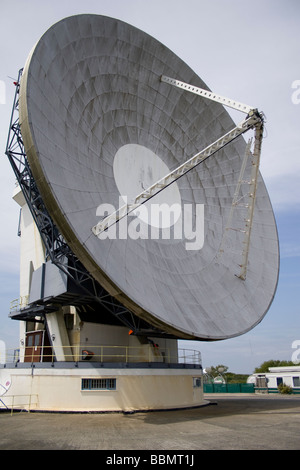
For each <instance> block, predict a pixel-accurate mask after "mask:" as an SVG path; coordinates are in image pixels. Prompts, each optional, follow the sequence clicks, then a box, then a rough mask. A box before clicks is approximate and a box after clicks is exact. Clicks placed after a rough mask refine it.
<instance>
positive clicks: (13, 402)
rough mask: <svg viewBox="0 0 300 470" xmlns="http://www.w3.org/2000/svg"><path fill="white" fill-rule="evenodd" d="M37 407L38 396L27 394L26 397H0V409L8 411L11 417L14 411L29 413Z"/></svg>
mask: <svg viewBox="0 0 300 470" xmlns="http://www.w3.org/2000/svg"><path fill="white" fill-rule="evenodd" d="M37 405H38V395H37V394H28V395H25V394H24V395H6V394H5V395H4V396H2V397H0V409H5V410H7V411H10V414H11V415H12V414H13V412H14V410H21V409H24V408H25V409H26V411H28V412H30V411H31V410H32V409H35V408H36V406H37Z"/></svg>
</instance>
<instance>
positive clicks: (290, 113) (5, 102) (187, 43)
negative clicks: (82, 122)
mask: <svg viewBox="0 0 300 470" xmlns="http://www.w3.org/2000/svg"><path fill="white" fill-rule="evenodd" d="M79 13H94V14H100V15H105V16H110V17H114V18H118V19H120V20H122V21H125V22H127V23H130V24H131V25H133V26H135V27H137V28H139V29H141V30H143V31H145V32H146V33H148V34H150V35H151V36H153V37H154V38H155V39H157V40H159V41H160V42H162V43H163V44H165V45H166V46H167V47H169V48H170V49H171V50H172V51H173V52H174V53H175V54H176V55H177V56H179V57H180V58H181V59H182V60H183V61H184V62H186V63H187V64H188V65H189V66H190V67H191V68H192V69H193V70H194V71H195V72H196V73H197V74H198V75H199V76H200V77H201V78H202V80H204V82H205V83H206V84H207V85H208V87H209V88H210V89H212V90H213V91H214V92H216V93H219V94H221V95H224V96H227V97H230V98H233V99H236V100H237V101H240V102H242V103H246V104H249V105H252V106H253V107H256V108H258V109H259V110H261V111H263V112H264V113H265V115H266V130H265V136H264V141H263V147H262V159H261V174H262V176H263V178H264V181H265V183H266V186H267V189H268V192H269V195H270V198H271V201H272V205H273V209H274V213H275V217H276V222H277V228H278V234H279V242H280V253H281V259H280V276H279V283H278V288H277V292H276V295H275V298H274V301H273V303H272V305H271V307H270V309H269V311H268V313H267V315H266V316H265V317H264V319H263V320H262V322H261V323H260V324H259V325H258V326H256V327H255V328H254V329H253V330H251V331H250V332H248V333H246V334H244V335H242V336H239V337H237V338H233V339H228V340H224V341H219V342H213V343H205V342H194V341H192V342H186V341H180V346H181V347H185V348H191V349H197V350H200V351H201V353H202V363H203V366H204V367H207V366H211V365H213V366H215V365H219V364H224V365H226V366H227V367H229V370H230V371H231V372H235V373H245V374H251V373H252V372H253V370H254V368H255V367H258V366H259V365H260V364H262V363H263V362H264V361H266V360H269V359H280V360H291V358H292V354H293V353H295V352H296V350H295V348H293V347H292V346H293V345H294V346H295V344H297V343H296V342H297V340H298V341H299V343H298V344H300V315H299V304H300V190H299V187H300V2H299V0H251V2H249V1H246V0H209V1H208V0H185V1H184V2H182V1H179V0H151V1H149V0H97V1H96V0H85V1H84V2H83V1H82V0H80V1H79V0H72V1H71V0H14V1H13V2H12V1H11V0H0V58H1V61H0V181H1V185H0V191H1V198H0V209H1V216H2V223H1V227H0V281H1V282H0V341H2V342H4V343H5V344H6V346H7V348H8V347H18V344H19V325H18V322H17V321H15V320H11V319H9V318H8V314H9V309H10V302H11V301H12V300H13V299H16V298H17V297H18V296H19V242H20V239H19V238H18V236H17V228H18V219H19V207H18V205H17V204H16V203H15V202H14V201H13V200H12V193H13V189H14V185H15V178H14V174H13V171H12V169H11V167H10V164H9V162H8V160H7V157H6V156H5V148H6V140H7V135H8V126H9V121H10V115H11V108H12V101H13V95H14V91H15V88H14V85H13V79H16V78H17V74H18V70H19V69H20V68H22V67H23V66H24V64H25V61H26V58H27V56H28V54H29V52H30V50H31V48H32V47H33V46H34V44H35V42H36V41H38V40H39V38H40V37H41V36H42V34H43V33H44V32H45V31H46V30H47V29H48V28H49V27H51V26H52V25H53V24H54V23H56V22H57V21H59V20H61V19H62V18H64V17H67V16H71V15H74V14H79ZM229 113H230V114H232V117H233V119H234V120H235V121H237V119H236V115H235V114H234V112H231V111H229ZM238 119H239V120H240V118H238ZM293 343H294V344H293ZM294 357H295V355H294ZM298 357H299V360H300V351H299V356H298Z"/></svg>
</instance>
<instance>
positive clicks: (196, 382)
mask: <svg viewBox="0 0 300 470" xmlns="http://www.w3.org/2000/svg"><path fill="white" fill-rule="evenodd" d="M193 387H195V388H199V387H201V377H193Z"/></svg>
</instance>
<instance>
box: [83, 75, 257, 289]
mask: <svg viewBox="0 0 300 470" xmlns="http://www.w3.org/2000/svg"><path fill="white" fill-rule="evenodd" d="M161 81H162V82H164V83H167V84H170V85H172V86H175V87H178V88H181V89H183V90H185V91H189V92H191V93H195V94H197V95H199V96H201V97H203V98H206V99H209V100H211V101H215V102H217V103H220V104H222V105H224V106H227V107H230V108H232V109H235V110H238V111H241V112H243V113H245V114H246V115H247V116H246V117H245V119H244V120H243V121H241V122H240V123H239V124H238V125H237V126H236V127H234V128H233V129H232V130H231V131H229V132H227V133H226V134H225V135H223V136H222V137H220V138H219V139H217V140H216V141H215V142H213V143H212V144H210V145H209V146H207V147H206V148H204V149H203V150H201V151H200V152H198V153H197V154H196V155H194V156H193V157H191V158H190V159H189V160H187V161H186V162H185V163H183V164H181V165H179V166H178V167H177V168H176V169H175V170H173V171H171V172H170V173H168V174H167V175H166V176H164V177H163V178H161V179H160V180H159V181H157V182H156V183H154V184H152V185H151V186H149V188H147V189H146V190H145V191H143V192H142V193H140V194H138V195H137V196H136V197H135V199H134V200H133V202H131V203H129V204H124V205H123V206H121V207H120V208H119V209H118V210H117V211H115V212H113V213H112V214H110V215H108V216H107V217H105V218H104V219H102V220H101V221H100V222H98V224H96V225H95V226H94V227H92V232H93V233H94V235H96V236H98V237H99V236H100V234H101V233H102V232H103V231H105V230H107V229H108V228H109V227H110V226H112V225H113V224H115V223H117V222H118V221H119V220H120V219H122V218H123V217H126V216H127V215H128V214H129V213H131V212H132V211H134V210H135V209H137V208H138V207H139V206H141V205H142V204H144V203H145V202H146V201H148V200H149V199H151V198H152V197H154V196H155V195H156V194H158V193H159V192H161V191H163V190H164V189H166V188H167V187H168V186H170V185H171V184H172V183H174V182H175V181H177V180H178V179H179V178H181V177H182V176H183V175H185V174H187V173H188V172H189V171H191V170H192V169H194V168H195V167H196V166H198V165H199V164H200V163H202V162H204V161H205V160H206V159H207V158H209V157H211V156H212V155H214V154H215V153H216V152H218V151H219V150H221V149H222V148H224V147H225V146H226V145H228V144H229V143H230V142H232V141H233V140H235V139H236V138H237V137H239V136H240V135H242V134H244V133H245V132H247V131H249V130H250V129H254V132H255V142H254V152H253V157H254V158H253V161H254V162H255V163H254V165H253V171H252V176H251V186H250V197H251V199H252V202H251V204H249V211H248V217H247V221H246V230H245V240H244V249H243V253H242V262H241V264H240V267H241V273H240V275H239V276H238V277H240V278H241V279H242V280H245V279H246V271H247V264H248V253H249V243H250V234H251V227H252V221H253V212H254V205H255V196H256V185H257V177H258V169H259V161H260V153H261V144H262V135H263V126H264V115H263V113H261V112H259V111H258V110H257V109H256V108H253V107H251V106H248V105H246V104H243V103H239V102H237V101H234V100H231V99H229V98H226V97H223V96H221V95H217V94H215V93H212V92H210V91H208V90H204V89H202V88H199V87H196V86H193V85H190V84H188V83H185V82H181V81H179V80H176V79H174V78H170V77H166V76H165V75H162V76H161Z"/></svg>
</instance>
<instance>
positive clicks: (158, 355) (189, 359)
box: [3, 344, 201, 366]
mask: <svg viewBox="0 0 300 470" xmlns="http://www.w3.org/2000/svg"><path fill="white" fill-rule="evenodd" d="M155 346H156V345H154V346H152V345H148V347H147V348H143V347H131V346H99V345H96V346H92V345H89V346H88V347H87V346H86V345H80V344H79V345H73V346H58V347H56V348H54V347H53V348H52V347H49V346H33V347H30V348H29V347H26V348H24V349H23V351H20V350H19V349H7V350H6V361H5V362H6V363H16V362H29V363H34V362H52V363H55V362H58V361H63V362H66V361H67V362H72V361H74V362H81V361H85V362H86V361H91V362H101V363H105V362H125V363H137V362H160V363H168V364H190V365H197V366H201V353H200V351H196V350H193V349H181V348H179V349H178V350H176V349H168V348H158V347H155ZM3 363H4V362H3Z"/></svg>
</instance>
